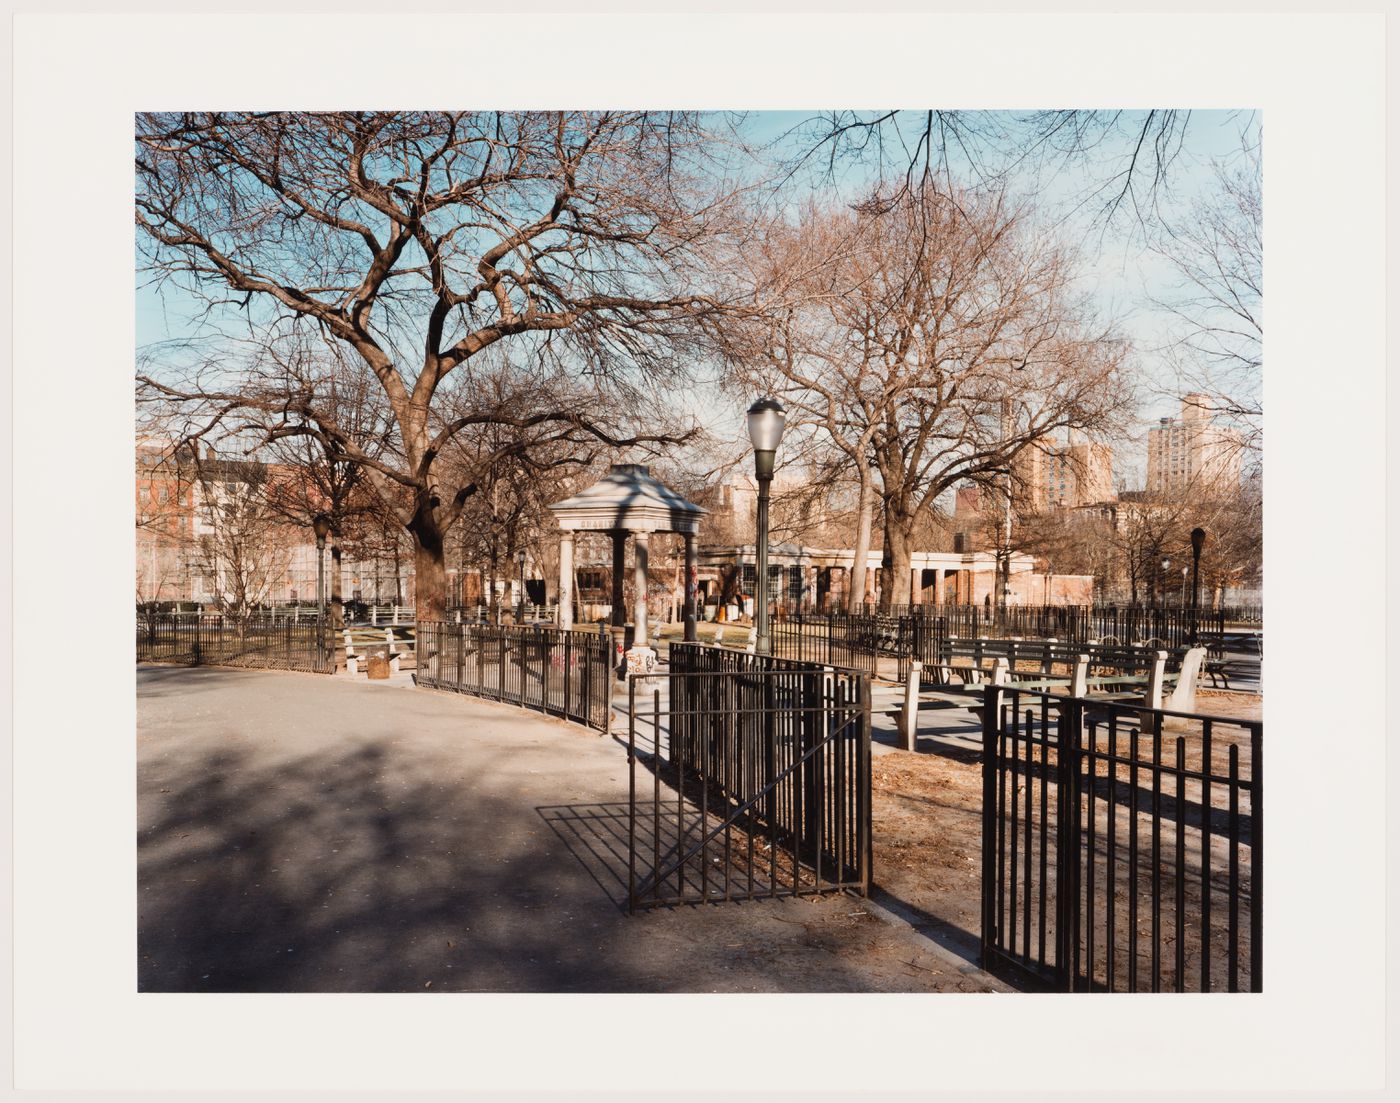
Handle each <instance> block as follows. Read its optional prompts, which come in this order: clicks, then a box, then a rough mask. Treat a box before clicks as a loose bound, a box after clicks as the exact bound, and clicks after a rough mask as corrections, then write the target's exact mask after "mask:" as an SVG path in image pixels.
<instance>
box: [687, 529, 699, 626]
mask: <svg viewBox="0 0 1400 1103" xmlns="http://www.w3.org/2000/svg"><path fill="white" fill-rule="evenodd" d="M698 575H699V570H698V569H697V567H696V565H695V534H694V533H692V532H687V533H686V534H685V640H686V642H687V643H694V642H695V639H696V634H695V622H696V620H697V619H698V617H697V613H696V609H695V591H696V588H697V584H698V582H699V579H698Z"/></svg>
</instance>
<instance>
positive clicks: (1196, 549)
mask: <svg viewBox="0 0 1400 1103" xmlns="http://www.w3.org/2000/svg"><path fill="white" fill-rule="evenodd" d="M1205 542H1206V530H1205V529H1202V528H1194V529H1192V530H1191V642H1192V644H1194V643H1195V642H1196V623H1197V616H1198V613H1199V610H1200V601H1201V548H1203V547H1204V546H1205Z"/></svg>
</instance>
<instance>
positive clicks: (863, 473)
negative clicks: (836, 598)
mask: <svg viewBox="0 0 1400 1103" xmlns="http://www.w3.org/2000/svg"><path fill="white" fill-rule="evenodd" d="M858 470H859V471H860V498H859V499H858V505H857V510H858V513H857V517H856V546H855V554H854V556H853V562H852V565H851V577H850V584H849V585H848V586H847V587H846V611H847V612H848V613H856V612H859V611H860V604H861V602H863V601H864V600H865V560H866V559H867V557H868V556H869V555H870V529H871V525H872V524H873V519H874V516H875V487H874V484H873V482H872V480H871V478H870V471H869V469H867V468H864V467H862V468H859V469H858Z"/></svg>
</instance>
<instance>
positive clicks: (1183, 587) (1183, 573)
mask: <svg viewBox="0 0 1400 1103" xmlns="http://www.w3.org/2000/svg"><path fill="white" fill-rule="evenodd" d="M1190 569H1191V568H1190V567H1188V566H1186V565H1185V564H1184V563H1183V564H1182V566H1181V612H1182V615H1183V616H1184V615H1185V614H1186V572H1187V571H1189V570H1190Z"/></svg>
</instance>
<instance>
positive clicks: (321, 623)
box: [311, 513, 331, 657]
mask: <svg viewBox="0 0 1400 1103" xmlns="http://www.w3.org/2000/svg"><path fill="white" fill-rule="evenodd" d="M311 531H312V532H314V533H315V534H316V643H317V647H318V648H319V649H320V652H321V655H322V657H324V656H325V651H326V537H327V536H329V535H330V531H331V519H330V518H329V517H327V516H326V515H325V514H324V513H318V514H316V516H315V517H313V518H312V519H311Z"/></svg>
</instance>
